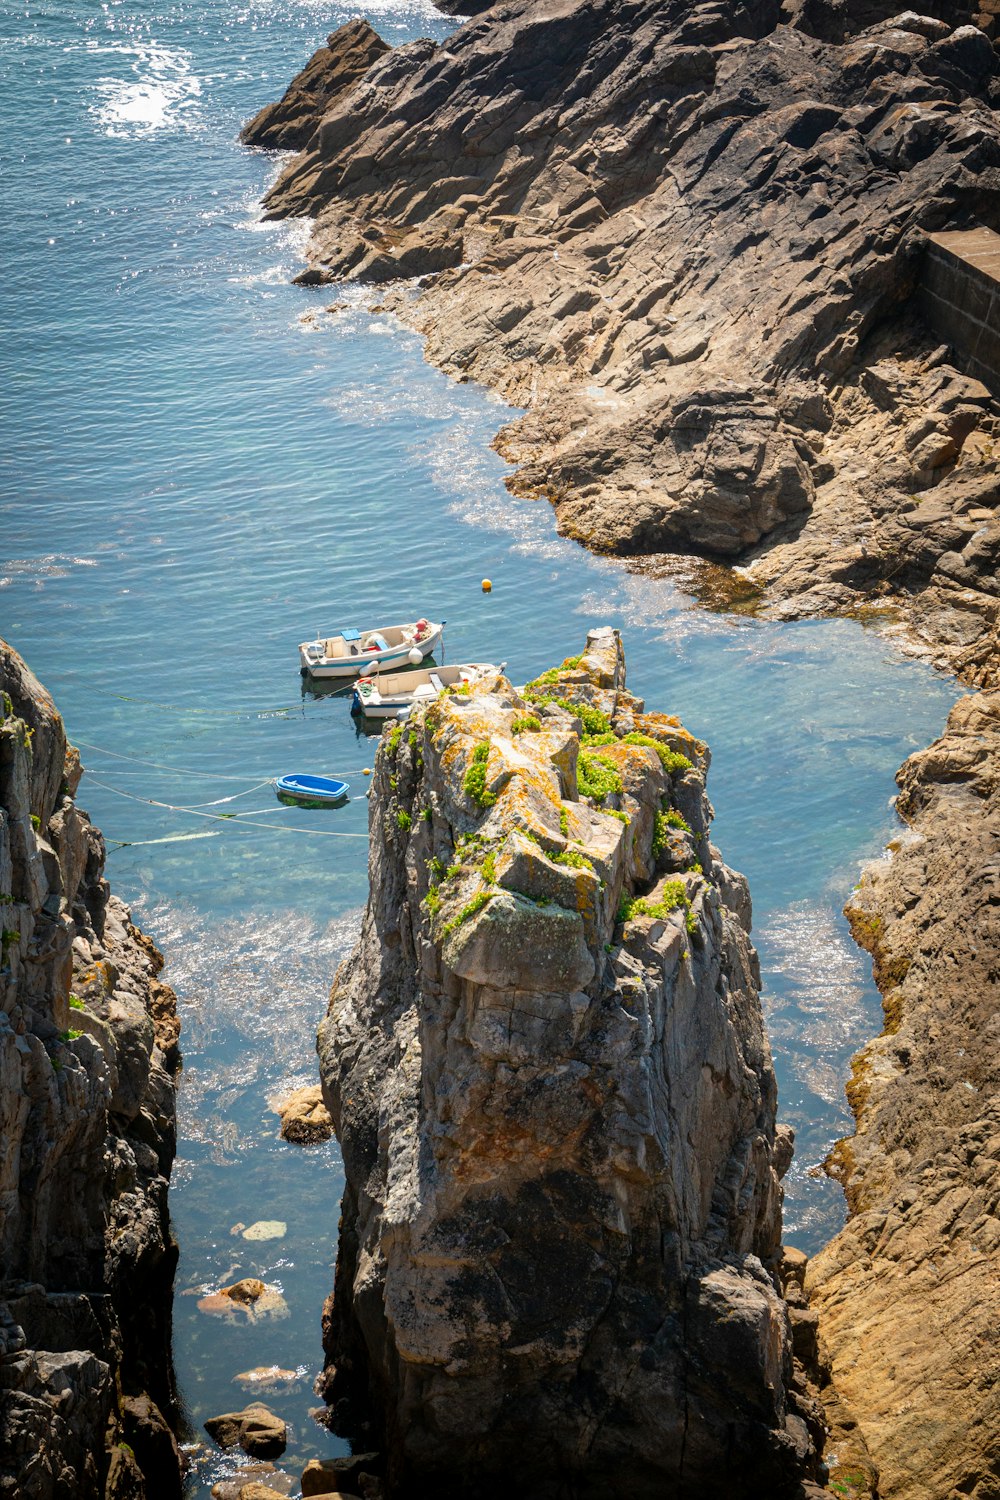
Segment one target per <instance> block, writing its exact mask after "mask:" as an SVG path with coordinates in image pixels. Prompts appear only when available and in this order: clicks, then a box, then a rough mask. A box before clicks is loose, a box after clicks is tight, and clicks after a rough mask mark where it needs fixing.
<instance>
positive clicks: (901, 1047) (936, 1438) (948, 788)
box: [806, 691, 1000, 1500]
mask: <svg viewBox="0 0 1000 1500" xmlns="http://www.w3.org/2000/svg"><path fill="white" fill-rule="evenodd" d="M898 779H899V785H900V797H899V803H898V805H899V810H900V812H901V813H902V816H903V818H904V819H905V823H906V829H905V831H904V832H903V833H902V834H901V835H900V837H899V838H898V839H897V840H895V842H894V843H893V845H892V846H891V848H890V851H889V857H888V858H887V859H885V860H883V861H880V862H879V863H877V864H875V865H873V866H872V867H871V868H870V869H869V870H868V871H867V872H866V874H865V876H864V878H863V879H862V881H861V884H860V887H859V888H858V890H857V892H856V893H855V896H854V898H853V899H852V903H851V905H850V906H849V908H848V915H849V917H850V919H851V925H852V928H853V930H854V933H855V936H856V937H857V938H858V940H859V941H860V942H861V943H862V944H863V945H864V946H865V947H866V948H868V949H869V950H870V951H871V953H872V954H873V956H874V960H875V977H876V979H877V981H878V984H879V987H880V988H881V990H882V994H883V1005H884V1009H885V1029H884V1031H883V1033H882V1035H881V1036H880V1037H879V1038H878V1039H877V1040H875V1041H873V1042H871V1043H869V1045H868V1046H867V1047H866V1048H865V1049H864V1050H863V1051H862V1052H861V1053H860V1054H859V1056H858V1057H857V1058H856V1059H855V1062H854V1073H853V1078H852V1081H851V1084H850V1087H849V1090H848V1092H849V1097H850V1100H851V1104H852V1107H853V1109H854V1112H855V1115H856V1117H857V1133H856V1135H855V1136H853V1137H852V1138H851V1139H849V1140H847V1141H842V1142H841V1143H840V1144H839V1146H838V1147H837V1148H836V1150H835V1152H834V1155H833V1162H832V1165H833V1166H834V1169H835V1171H836V1172H837V1175H838V1176H839V1177H840V1178H841V1180H842V1182H843V1183H844V1187H845V1189H846V1192H847V1199H848V1203H849V1206H850V1209H851V1218H850V1220H849V1222H848V1224H847V1226H846V1228H845V1229H843V1230H842V1231H841V1233H840V1234H838V1235H837V1236H836V1238H835V1239H834V1240H833V1241H832V1243H831V1244H830V1245H828V1246H827V1247H826V1249H825V1250H824V1251H823V1252H822V1253H821V1254H820V1255H819V1256H818V1257H816V1259H814V1260H813V1261H812V1262H811V1263H810V1265H809V1268H808V1274H807V1277H806V1287H807V1291H808V1293H809V1296H810V1299H811V1303H812V1306H813V1309H814V1310H815V1311H818V1312H819V1314H820V1320H819V1330H820V1345H821V1351H820V1352H821V1356H822V1358H823V1359H824V1360H825V1361H826V1363H827V1364H828V1366H829V1368H830V1371H831V1373H832V1376H833V1379H834V1382H835V1384H836V1387H837V1389H838V1391H839V1393H840V1395H841V1396H842V1397H843V1398H844V1399H845V1400H846V1401H847V1402H848V1404H849V1405H850V1406H851V1408H852V1409H853V1411H854V1413H855V1415H856V1417H857V1421H858V1423H859V1426H860V1430H861V1434H862V1436H863V1438H864V1440H865V1442H866V1444H867V1447H868V1451H869V1452H870V1454H871V1456H872V1458H873V1459H874V1461H875V1463H876V1465H877V1466H878V1470H879V1480H878V1495H879V1496H880V1497H881V1500H890V1497H893V1500H894V1497H904V1496H905V1497H906V1500H944V1497H946V1496H947V1497H953V1496H973V1497H975V1500H991V1497H994V1496H996V1495H998V1494H1000V1477H998V1476H1000V1399H998V1395H997V1392H998V1389H1000V1346H998V1343H997V1333H996V1324H997V1286H998V1270H1000V1219H998V1217H997V1206H998V1203H1000V975H998V965H997V955H998V952H1000V692H997V691H992V692H987V693H978V694H975V695H974V696H972V697H970V698H966V699H964V700H963V701H962V702H960V703H959V704H958V705H957V706H956V707H955V709H954V710H953V711H952V714H951V717H950V718H949V721H948V725H947V728H946V730H945V732H944V734H943V735H942V737H941V739H939V740H938V741H937V742H936V743H935V744H933V745H931V746H930V748H929V749H927V750H923V751H921V752H920V753H919V754H917V755H914V756H912V757H911V758H910V759H909V760H908V761H907V762H906V764H905V765H904V766H903V768H902V770H901V771H900V773H899V778H898Z"/></svg>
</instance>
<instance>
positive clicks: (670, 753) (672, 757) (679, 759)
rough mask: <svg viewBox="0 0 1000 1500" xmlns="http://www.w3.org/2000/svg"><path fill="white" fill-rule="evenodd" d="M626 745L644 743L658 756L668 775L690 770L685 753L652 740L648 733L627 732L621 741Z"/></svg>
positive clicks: (689, 763)
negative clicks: (682, 753)
mask: <svg viewBox="0 0 1000 1500" xmlns="http://www.w3.org/2000/svg"><path fill="white" fill-rule="evenodd" d="M623 743H624V744H626V745H645V746H647V747H648V748H649V749H650V750H655V751H656V753H657V755H658V756H659V757H660V762H661V764H662V766H663V769H664V770H665V771H666V772H667V774H668V775H671V776H672V775H673V774H674V773H675V772H676V771H690V769H691V762H690V761H689V760H688V758H687V756H686V755H681V753H680V751H679V750H671V748H670V746H669V745H664V744H663V743H662V742H661V741H660V740H654V739H653V737H652V735H649V734H635V733H633V734H627V735H626V736H625V738H624V741H623Z"/></svg>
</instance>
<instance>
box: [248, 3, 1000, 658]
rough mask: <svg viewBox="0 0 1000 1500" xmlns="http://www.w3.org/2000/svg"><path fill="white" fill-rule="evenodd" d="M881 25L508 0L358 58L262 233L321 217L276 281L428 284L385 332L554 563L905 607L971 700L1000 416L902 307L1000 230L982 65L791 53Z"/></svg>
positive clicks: (923, 31)
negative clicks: (739, 564)
mask: <svg viewBox="0 0 1000 1500" xmlns="http://www.w3.org/2000/svg"><path fill="white" fill-rule="evenodd" d="M878 10H879V7H877V6H873V5H868V6H866V7H865V6H861V7H859V6H857V5H847V6H840V7H839V8H838V7H836V6H831V5H829V4H827V5H815V4H814V5H811V6H806V7H804V8H802V11H803V13H802V15H801V16H800V19H801V23H802V24H801V25H796V26H791V25H787V24H779V23H780V20H781V17H780V14H779V10H778V7H777V5H776V4H775V3H773V0H754V3H746V4H738V5H732V6H723V5H721V4H716V3H711V0H705V3H701V4H690V3H689V0H683V3H682V0H668V3H666V4H663V3H660V0H510V3H506V4H499V5H496V6H494V7H493V9H492V10H490V11H489V12H488V13H487V14H485V15H484V16H482V17H480V18H477V19H474V20H472V21H470V22H468V23H466V24H465V25H464V26H462V27H461V28H460V29H459V30H458V31H457V32H456V33H455V34H454V35H453V36H451V37H449V38H448V39H447V40H446V41H445V42H443V43H442V44H441V45H439V46H435V45H434V44H432V43H431V42H414V43H412V44H410V45H408V46H405V47H401V48H398V49H395V50H394V51H392V52H390V53H387V54H386V55H385V56H384V57H382V58H380V59H378V60H377V61H376V62H375V63H374V64H373V65H372V67H371V68H370V69H369V70H368V72H367V73H366V74H365V75H364V77H363V78H362V79H361V80H360V81H359V82H358V83H357V84H356V85H355V86H354V87H353V88H352V89H350V90H348V91H347V92H346V93H344V94H342V95H341V96H340V97H339V98H338V99H337V100H336V101H335V102H334V103H333V105H332V106H331V107H330V108H329V109H328V110H327V111H326V112H325V113H323V114H322V116H321V117H320V118H317V119H316V129H315V133H314V134H313V136H312V138H311V140H310V141H309V143H308V146H307V148H306V149H305V151H304V152H303V153H302V154H301V155H300V156H299V157H298V158H297V159H295V160H294V161H292V162H291V163H290V164H288V165H287V167H286V168H285V169H284V171H283V172H282V173H281V175H280V177H279V179H278V181H277V182H276V183H275V185H274V187H273V188H272V189H271V191H270V193H269V194H268V196H267V199H266V209H267V212H268V213H270V214H272V215H274V216H282V215H287V214H312V215H315V216H316V221H315V225H314V229H313V235H312V240H311V244H310V247H309V252H308V255H309V262H310V265H309V269H308V271H307V272H305V273H304V274H303V277H302V278H301V279H303V280H307V281H338V280H341V279H343V278H345V277H351V278H356V279H360V280H363V281H368V282H391V281H393V280H396V279H398V278H400V277H413V276H421V277H422V278H423V280H422V283H421V286H420V290H419V295H417V296H414V294H413V292H412V290H411V289H409V288H393V289H392V290H390V291H389V292H388V293H387V294H386V296H385V299H384V300H385V303H386V304H387V305H388V306H389V307H391V308H393V309H394V310H395V311H396V312H398V313H399V314H400V316H402V317H403V318H404V319H405V320H406V321H407V322H408V323H410V324H411V325H413V326H414V327H416V328H418V329H420V330H421V331H422V332H423V333H424V334H425V335H426V338H427V352H428V356H429V358H431V359H432V360H433V361H434V362H435V363H437V364H440V365H441V366H442V367H443V368H445V369H446V370H449V371H451V372H452V373H453V374H455V375H457V376H458V377H459V378H463V379H465V378H474V379H476V380H479V381H482V382H484V383H485V384H488V385H490V386H492V387H494V388H495V389H497V390H499V391H500V392H501V393H502V394H503V395H504V396H506V397H507V398H508V399H509V400H511V401H512V402H514V403H516V404H518V405H522V406H524V407H526V408H527V411H526V415H525V416H524V417H522V418H521V419H519V420H517V421H515V422H513V423H512V424H511V425H510V426H508V427H507V428H505V429H504V431H503V433H502V434H501V436H500V439H499V446H500V448H501V451H502V452H504V453H505V454H506V455H507V456H508V457H509V458H510V459H511V460H512V461H513V462H514V463H516V464H517V466H518V469H517V473H516V474H515V476H514V477H513V479H512V481H511V484H512V487H513V488H515V489H516V490H518V491H519V492H524V493H529V494H538V495H546V496H548V498H549V499H551V500H552V502H553V504H554V505H555V508H556V513H557V516H558V520H559V524H560V527H561V528H562V529H563V530H564V531H565V532H566V533H568V534H569V535H572V536H574V537H577V538H578V539H580V540H581V541H583V542H584V543H585V544H586V545H588V546H590V547H593V548H595V549H599V550H610V551H615V552H620V553H624V554H630V555H650V554H653V555H659V554H663V553H677V552H693V553H697V554H701V555H703V556H707V557H712V558H716V559H723V560H729V561H743V562H744V563H746V562H753V560H754V559H755V558H756V559H758V560H757V561H756V562H755V563H754V565H753V567H752V569H751V576H752V577H753V579H754V581H755V582H756V583H758V584H760V585H762V586H763V585H766V586H767V591H768V598H769V600H770V601H771V602H772V603H774V604H776V605H777V606H778V607H779V608H780V609H782V610H784V612H786V613H808V612H828V611H830V610H833V609H850V608H854V607H856V606H857V604H858V603H859V602H860V601H864V600H866V599H870V598H871V597H873V596H874V597H875V598H876V599H884V598H885V597H889V596H891V597H892V598H893V599H894V600H896V601H898V602H902V603H904V604H909V603H911V602H912V601H913V600H914V597H916V598H917V600H918V603H919V608H917V609H915V610H914V611H913V612H912V619H913V621H914V624H915V626H916V627H917V628H918V629H922V630H924V632H925V635H926V638H927V639H928V640H930V641H932V642H933V643H934V645H935V646H936V647H937V648H939V649H940V651H941V652H942V654H943V656H944V657H945V658H946V659H948V660H949V661H951V662H952V663H953V664H955V665H957V666H958V667H959V669H964V670H965V671H966V673H967V675H969V676H975V675H976V673H977V672H979V673H980V674H981V673H982V671H983V670H986V669H988V667H989V664H990V663H992V662H994V661H995V659H996V642H997V635H996V618H997V595H996V584H995V570H996V563H997V557H998V547H1000V541H998V538H1000V523H998V522H997V521H996V519H995V515H994V508H995V502H996V497H997V482H996V475H995V464H994V460H993V453H994V444H995V442H996V440H997V437H998V435H1000V407H998V405H997V402H996V400H995V399H994V397H993V395H992V394H991V392H990V391H989V390H988V389H986V388H985V387H984V386H983V385H981V384H980V383H979V382H978V381H975V380H972V379H970V378H968V377H966V376H964V375H963V374H962V373H961V370H960V369H959V368H958V366H957V364H956V360H957V359H958V355H957V354H955V353H954V352H953V351H950V350H949V349H948V347H947V346H943V345H942V344H941V340H940V338H939V337H936V336H934V335H932V334H930V333H929V331H928V330H927V329H926V328H925V327H924V326H923V325H922V323H921V322H920V319H919V317H918V316H917V313H916V310H915V301H914V293H915V291H916V288H917V284H918V281H919V277H920V269H921V263H922V256H923V253H924V246H925V244H926V236H927V234H928V233H930V232H933V231H937V230H941V229H944V228H961V227H963V226H966V225H972V224H977V223H983V224H986V225H992V224H996V223H1000V123H998V117H997V115H996V114H995V112H994V109H993V104H994V102H995V101H996V99H997V97H998V87H1000V83H998V77H997V60H996V54H995V53H994V51H993V48H992V46H991V44H990V42H989V40H988V38H987V36H986V35H985V34H984V32H982V31H981V30H979V29H977V28H976V27H974V26H969V25H958V26H953V25H949V23H948V22H947V21H943V20H935V19H933V18H931V17H919V16H916V15H914V14H913V13H912V12H908V13H906V14H905V15H901V16H899V17H897V18H896V19H895V20H882V21H877V22H876V24H875V25H874V26H872V27H871V28H870V29H868V30H867V31H864V32H863V33H861V34H860V35H855V36H852V37H850V38H849V39H848V40H847V41H846V42H843V41H837V40H833V41H831V40H828V39H824V38H823V37H821V36H816V35H812V34H810V32H809V31H807V30H805V29H803V27H804V26H805V25H811V26H812V29H813V30H814V31H815V30H819V31H823V30H824V27H823V26H817V25H816V24H815V22H816V17H817V15H819V16H820V18H821V19H822V17H823V16H826V18H827V20H828V21H829V22H830V25H828V26H827V27H826V31H827V32H828V33H829V32H831V31H832V32H833V33H834V34H837V35H839V34H840V33H843V32H844V31H845V30H847V31H849V30H850V29H851V28H850V26H849V25H848V24H846V23H845V20H844V18H845V16H846V17H847V20H848V21H849V20H850V17H851V16H852V15H855V14H857V15H861V16H863V17H865V18H867V17H870V16H871V15H873V14H877V12H878ZM958 13H959V14H960V15H961V16H962V17H963V18H964V16H965V15H966V14H967V8H966V7H959V8H958ZM954 14H955V12H954V9H953V8H952V15H953V16H954ZM838 16H839V20H837V17H838ZM831 17H833V20H832V21H831V19H830V18H831ZM834 22H836V24H834ZM334 40H335V39H334ZM258 139H264V140H265V141H266V137H263V138H261V137H258Z"/></svg>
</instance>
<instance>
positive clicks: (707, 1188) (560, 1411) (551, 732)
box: [319, 630, 810, 1500]
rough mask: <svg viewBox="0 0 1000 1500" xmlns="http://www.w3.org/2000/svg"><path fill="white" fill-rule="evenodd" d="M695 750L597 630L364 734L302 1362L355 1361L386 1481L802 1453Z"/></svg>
mask: <svg viewBox="0 0 1000 1500" xmlns="http://www.w3.org/2000/svg"><path fill="white" fill-rule="evenodd" d="M707 767H708V751H707V749H706V748H705V746H704V745H702V744H700V743H699V742H698V741H697V740H695V739H694V737H693V736H691V735H690V734H688V733H687V731H685V730H684V728H683V727H682V726H681V725H680V723H679V722H678V721H677V720H676V719H673V718H670V717H668V716H666V715H664V714H660V713H646V712H644V711H643V705H642V703H641V701H640V700H638V699H636V698H634V697H633V696H632V695H631V694H630V693H629V692H628V691H627V690H626V687H625V669H624V658H623V655H622V648H621V643H620V640H619V638H618V635H617V633H616V632H613V631H611V630H598V631H592V632H591V634H590V636H589V637H588V640H587V645H586V650H585V652H584V653H583V654H582V655H581V657H579V658H577V659H576V660H575V661H571V662H567V663H565V664H564V667H563V668H562V669H560V670H558V671H554V672H552V673H550V674H546V675H545V676H544V677H543V678H541V679H539V681H538V682H537V683H536V684H534V685H533V686H532V687H529V688H528V689H525V690H524V691H523V693H518V692H517V691H516V690H515V689H514V688H512V687H511V685H510V684H509V683H508V682H507V681H506V680H505V679H503V678H502V677H500V678H497V679H496V680H495V681H494V682H492V683H490V684H487V685H486V687H485V688H484V689H483V690H482V691H476V690H475V689H473V691H472V692H471V693H463V692H459V693H449V694H446V695H445V696H444V697H443V698H441V699H439V700H438V702H437V703H436V704H434V705H433V706H431V707H430V708H428V709H426V710H419V711H417V712H416V713H414V714H413V715H412V716H411V718H410V719H409V720H408V721H407V723H406V725H405V726H400V725H396V726H394V727H393V728H391V729H389V730H387V731H386V732H385V733H384V735H383V738H382V741H381V745H380V749H379V753H378V757H377V761H376V768H375V776H374V779H373V795H372V798H371V814H370V817H371V856H370V871H369V874H370V883H371V896H370V898H369V902H368V906H367V908H366V911H365V916H364V921H363V926H362V933H361V937H360V940H359V942H358V945H357V947H356V949H355V951H354V953H353V954H352V956H351V957H350V958H349V959H348V960H347V962H346V963H345V964H344V965H343V966H342V968H341V970H340V971H339V973H338V976H337V979H336V981H335V984H334V988H333V993H332V996H331V1001H330V1009H329V1014H328V1017H327V1019H326V1020H325V1021H324V1023H323V1025H322V1027H321V1029H320V1037H319V1050H320V1065H321V1076H322V1079H323V1088H324V1094H325V1097H326V1099H327V1101H328V1104H329V1107H330V1112H331V1114H332V1116H333V1118H334V1121H335V1123H336V1125H337V1131H338V1136H339V1139H340V1141H341V1146H342V1149H343V1155H344V1163H345V1170H346V1177H347V1184H346V1189H345V1194H344V1199H343V1218H342V1225H341V1236H340V1245H339V1253H338V1263H337V1278H336V1295H335V1298H334V1300H333V1304H332V1308H331V1309H330V1312H329V1318H328V1321H327V1325H326V1329H325V1345H326V1349H327V1355H328V1360H329V1362H330V1367H329V1368H328V1370H327V1372H326V1376H325V1381H324V1388H325V1391H326V1394H327V1396H328V1399H330V1400H334V1401H336V1400H338V1399H339V1398H340V1397H341V1396H343V1395H345V1394H348V1395H350V1396H351V1397H352V1399H354V1400H355V1401H356V1400H357V1399H358V1397H359V1394H361V1393H364V1392H365V1391H367V1395H368V1396H369V1397H370V1399H371V1400H372V1402H373V1403H374V1406H375V1409H376V1415H377V1417H378V1419H379V1421H380V1423H381V1425H382V1428H383V1430H384V1432H385V1436H386V1440H387V1445H388V1452H389V1459H390V1463H389V1477H390V1480H391V1481H392V1484H391V1486H390V1490H392V1488H393V1487H394V1486H395V1487H398V1488H399V1490H400V1492H401V1493H406V1492H407V1490H408V1488H410V1487H414V1486H415V1487H418V1488H419V1487H421V1486H426V1487H427V1491H428V1492H430V1490H431V1489H432V1488H433V1490H434V1491H435V1493H440V1494H441V1495H443V1496H445V1495H458V1494H468V1493H470V1492H475V1493H476V1494H477V1495H481V1496H492V1495H494V1494H500V1493H507V1492H509V1489H510V1485H511V1483H512V1479H511V1476H512V1475H515V1474H516V1475H517V1476H518V1479H517V1488H518V1490H519V1492H520V1493H522V1494H525V1495H531V1496H538V1497H542V1496H548V1495H553V1496H554V1495H556V1494H559V1493H562V1488H563V1486H564V1485H565V1484H566V1483H569V1482H571V1483H572V1485H573V1488H574V1493H576V1494H577V1495H579V1496H581V1497H589V1496H594V1497H596V1496H605V1495H607V1494H608V1492H609V1489H610V1488H612V1487H614V1488H616V1489H617V1488H618V1487H621V1488H623V1489H626V1490H627V1491H628V1493H629V1494H631V1495H634V1496H636V1497H639V1500H641V1497H646V1496H649V1497H652V1496H654V1495H656V1496H662V1495H663V1493H664V1492H665V1489H669V1491H670V1493H671V1494H673V1495H675V1496H677V1497H678V1500H680V1497H685V1496H694V1495H698V1496H703V1495H705V1494H707V1493H721V1492H723V1491H724V1492H725V1493H726V1494H727V1495H730V1496H732V1497H734V1500H735V1497H738V1496H742V1495H747V1496H749V1495H753V1496H760V1495H761V1494H763V1493H767V1494H772V1495H775V1496H778V1495H782V1494H786V1493H787V1494H791V1493H795V1492H796V1490H797V1483H798V1475H799V1473H800V1472H801V1469H802V1466H803V1464H805V1466H808V1462H809V1453H810V1449H809V1444H808V1442H806V1443H805V1445H804V1448H803V1447H802V1446H801V1444H800V1446H799V1449H798V1450H797V1448H796V1444H797V1443H798V1442H799V1437H800V1434H799V1433H798V1431H797V1430H796V1431H795V1432H793V1430H792V1425H787V1424H786V1382H787V1380H788V1377H789V1374H790V1353H791V1351H790V1338H789V1325H788V1319H787V1316H786V1310H785V1305H784V1303H783V1301H782V1299H781V1297H780V1296H779V1294H778V1292H777V1290H776V1282H775V1274H774V1273H775V1270H776V1265H777V1259H776V1258H777V1254H778V1247H779V1231H780V1204H781V1190H780V1187H779V1183H778V1177H777V1174H776V1171H775V1168H774V1153H775V1084H774V1075H773V1072H772V1068H771V1059H770V1052H769V1049H768V1044H767V1040H766V1037H765V1034H764V1027H763V1021H762V1018H761V1011H760V1003H759V999H758V993H757V985H758V969H757V960H756V955H755V954H754V951H753V949H752V947H751V945H750V941H749V937H748V931H747V929H748V925H749V898H748V895H747V891H746V886H745V883H744V881H743V880H742V878H741V877H740V876H739V875H736V874H734V873H733V872H732V871H731V870H729V869H727V868H726V866H725V865H724V864H723V863H722V861H721V858H720V857H719V854H718V851H717V850H716V849H715V848H714V847H713V846H712V844H711V843H710V841H709V836H708V826H709V820H710V817H711V809H710V807H709V804H708V800H707V797H706V795H705V773H706V771H707ZM640 893H645V894H640ZM783 1149H784V1148H783ZM785 1156H786V1157H787V1151H785ZM526 1476H527V1477H526Z"/></svg>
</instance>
